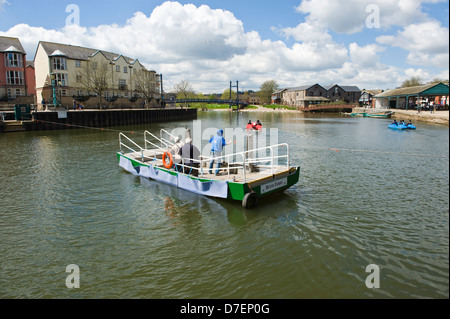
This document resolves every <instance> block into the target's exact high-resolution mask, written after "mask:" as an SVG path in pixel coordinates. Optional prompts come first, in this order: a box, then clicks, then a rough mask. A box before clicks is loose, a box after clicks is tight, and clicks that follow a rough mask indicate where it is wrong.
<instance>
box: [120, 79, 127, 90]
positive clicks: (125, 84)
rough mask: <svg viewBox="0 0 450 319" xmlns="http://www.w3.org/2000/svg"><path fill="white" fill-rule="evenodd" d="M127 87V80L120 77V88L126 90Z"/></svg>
mask: <svg viewBox="0 0 450 319" xmlns="http://www.w3.org/2000/svg"><path fill="white" fill-rule="evenodd" d="M126 89H127V81H126V80H122V79H119V90H126Z"/></svg>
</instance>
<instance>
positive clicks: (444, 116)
mask: <svg viewBox="0 0 450 319" xmlns="http://www.w3.org/2000/svg"><path fill="white" fill-rule="evenodd" d="M392 111H393V112H394V113H393V114H392V116H391V118H392V119H396V120H405V122H408V121H409V120H411V121H412V122H413V123H414V122H427V123H433V124H441V125H447V126H448V125H449V111H436V112H433V113H431V112H430V111H421V112H420V113H418V112H417V110H392Z"/></svg>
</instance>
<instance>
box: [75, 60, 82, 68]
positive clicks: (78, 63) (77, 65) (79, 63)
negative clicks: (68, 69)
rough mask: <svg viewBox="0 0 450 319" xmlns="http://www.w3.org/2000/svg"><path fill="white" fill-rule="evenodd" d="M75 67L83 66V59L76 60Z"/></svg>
mask: <svg viewBox="0 0 450 319" xmlns="http://www.w3.org/2000/svg"><path fill="white" fill-rule="evenodd" d="M75 67H76V68H81V61H80V60H76V61H75Z"/></svg>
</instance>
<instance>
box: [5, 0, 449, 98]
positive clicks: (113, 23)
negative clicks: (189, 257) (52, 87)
mask: <svg viewBox="0 0 450 319" xmlns="http://www.w3.org/2000/svg"><path fill="white" fill-rule="evenodd" d="M0 36H10V37H17V38H19V39H20V41H21V43H22V46H23V47H24V49H25V51H26V52H27V60H29V61H32V60H33V59H34V55H35V52H36V48H37V45H38V43H39V41H50V42H56V43H64V44H72V45H79V46H84V47H88V48H93V49H100V50H106V51H110V52H115V53H118V54H123V55H125V56H128V57H131V58H135V59H138V60H139V61H140V62H141V63H142V64H143V65H145V66H146V67H147V68H148V69H151V70H155V71H156V72H157V73H160V74H162V75H163V81H164V90H165V91H166V92H169V91H170V89H171V88H172V87H174V86H175V84H176V83H179V82H180V81H181V80H185V81H188V82H189V83H190V84H191V86H192V87H193V89H194V90H195V91H196V92H199V93H200V92H201V93H205V94H206V93H222V92H223V91H224V90H226V89H227V88H229V87H230V82H233V85H236V82H237V81H239V90H240V91H241V90H254V91H258V90H259V89H260V87H261V85H262V84H263V83H264V82H265V81H269V80H275V81H276V82H277V84H278V86H279V87H280V88H286V87H295V86H303V85H308V84H315V83H319V84H321V85H329V84H339V85H356V86H358V87H359V88H360V89H361V90H363V89H367V90H370V89H383V90H386V89H394V88H396V87H398V86H400V85H401V84H402V82H403V81H405V80H406V79H409V78H411V77H412V76H418V77H419V78H420V79H421V81H422V82H423V83H426V82H429V81H432V80H434V79H441V80H448V79H449V2H448V0H277V1H269V0H226V1H224V0H222V1H219V0H203V1H197V0H192V1H183V0H179V1H157V0H128V1H123V0H120V1H116V0H96V1H92V0H90V1H86V0H78V1H76V0H69V1H63V0H41V1H26V0H0Z"/></svg>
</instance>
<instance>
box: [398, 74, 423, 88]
mask: <svg viewBox="0 0 450 319" xmlns="http://www.w3.org/2000/svg"><path fill="white" fill-rule="evenodd" d="M418 85H420V78H419V77H418V76H413V77H411V78H410V79H408V80H405V81H404V82H403V83H402V86H401V87H402V88H407V87H411V86H418Z"/></svg>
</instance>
